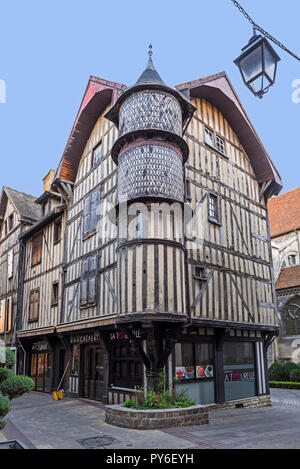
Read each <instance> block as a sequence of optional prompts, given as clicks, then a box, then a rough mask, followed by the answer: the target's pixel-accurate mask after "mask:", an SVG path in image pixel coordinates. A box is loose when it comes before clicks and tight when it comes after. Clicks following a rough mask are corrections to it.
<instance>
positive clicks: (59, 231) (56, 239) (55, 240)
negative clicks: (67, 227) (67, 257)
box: [53, 218, 62, 244]
mask: <svg viewBox="0 0 300 469" xmlns="http://www.w3.org/2000/svg"><path fill="white" fill-rule="evenodd" d="M57 226H60V228H59V229H57ZM57 234H59V237H57ZM61 235H62V219H61V218H59V219H58V220H55V222H54V226H53V244H58V243H60V242H61Z"/></svg>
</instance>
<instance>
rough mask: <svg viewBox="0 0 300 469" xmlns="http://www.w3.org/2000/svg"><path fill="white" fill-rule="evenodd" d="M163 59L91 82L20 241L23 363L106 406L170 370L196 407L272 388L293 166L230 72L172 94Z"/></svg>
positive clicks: (39, 385) (173, 382) (169, 377)
mask: <svg viewBox="0 0 300 469" xmlns="http://www.w3.org/2000/svg"><path fill="white" fill-rule="evenodd" d="M149 55H150V57H149V61H148V64H147V67H146V69H145V70H144V72H143V73H142V75H141V76H140V78H139V79H138V81H137V82H136V84H134V85H133V86H130V87H125V86H124V85H121V84H118V83H113V82H109V81H107V80H103V79H100V78H96V77H90V79H89V82H88V85H87V88H86V91H85V93H84V96H83V99H82V102H81V105H80V108H79V111H78V114H77V116H76V119H75V122H74V125H73V128H72V131H71V134H70V137H69V139H68V142H67V145H66V148H65V151H64V153H63V156H62V159H61V161H60V164H59V166H58V168H57V170H56V172H55V174H53V173H51V178H50V180H51V182H50V183H49V187H48V189H47V190H46V191H45V192H44V193H43V195H42V196H41V197H40V198H39V199H37V201H36V203H37V205H39V206H40V207H41V210H42V215H41V217H40V218H39V219H38V221H37V222H36V223H35V224H33V225H32V226H31V227H30V228H28V229H27V230H26V231H24V233H22V234H21V236H20V241H21V242H22V244H23V246H24V257H23V259H24V262H23V269H22V279H23V280H22V296H21V300H20V301H21V304H22V308H21V309H20V315H19V327H18V333H17V337H18V341H19V342H20V344H21V347H20V350H19V351H20V354H19V357H20V359H19V366H21V368H22V367H24V370H25V372H26V373H28V374H30V375H31V376H33V377H34V379H35V380H36V389H39V390H45V391H47V390H48V391H49V390H51V389H55V388H56V387H57V386H58V384H59V382H60V380H61V379H62V377H63V376H64V382H63V386H64V389H65V390H66V391H68V393H69V394H70V395H73V396H79V397H86V398H91V399H97V400H101V401H103V402H122V400H124V398H126V397H127V396H130V395H132V394H133V393H134V392H135V389H137V388H139V387H142V386H143V387H144V388H145V389H151V388H152V387H153V386H155V381H156V380H157V377H158V375H159V373H160V372H161V371H163V372H164V374H165V380H166V385H167V386H168V387H169V388H172V387H173V386H176V387H177V388H178V389H180V388H181V387H184V388H186V389H188V391H189V393H190V395H191V397H193V398H194V399H195V400H196V402H197V403H202V404H205V403H213V402H216V403H223V402H224V401H231V400H235V399H239V398H248V397H252V396H267V395H268V393H269V388H268V379H267V350H268V347H269V345H270V344H271V343H272V341H273V340H274V339H275V337H276V336H277V335H278V333H279V324H278V321H277V309H276V295H275V289H274V273H273V266H272V256H271V244H270V232H269V223H268V212H267V200H268V199H269V198H270V197H272V196H273V195H277V194H278V193H279V192H280V190H281V179H280V176H279V174H278V172H277V170H276V168H275V166H274V164H273V163H272V161H271V159H270V156H269V155H268V154H267V152H266V150H265V148H264V146H263V144H262V142H261V140H260V139H259V137H258V135H257V133H256V132H255V130H254V128H253V125H252V124H251V122H250V120H249V117H248V116H247V114H246V112H245V110H244V108H243V106H242V104H241V102H240V100H239V98H238V97H237V95H236V93H235V91H234V89H233V87H232V85H231V83H230V81H229V79H228V77H227V76H226V74H225V73H220V74H217V75H213V76H210V77H206V78H203V79H199V80H196V81H192V82H189V83H185V84H183V85H179V86H177V87H175V88H171V87H169V86H168V85H166V84H165V83H164V82H163V80H162V78H161V77H160V75H159V74H158V72H157V70H156V69H155V67H154V65H153V61H152V57H151V55H152V53H151V51H150V53H149ZM52 176H53V179H52ZM48 182H49V180H48ZM57 224H60V225H59V228H57ZM57 233H60V235H58V234H57Z"/></svg>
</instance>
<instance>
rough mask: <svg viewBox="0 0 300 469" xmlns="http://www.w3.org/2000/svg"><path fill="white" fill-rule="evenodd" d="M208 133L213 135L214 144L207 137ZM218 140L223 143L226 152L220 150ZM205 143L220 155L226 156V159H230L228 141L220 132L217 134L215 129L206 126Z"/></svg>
mask: <svg viewBox="0 0 300 469" xmlns="http://www.w3.org/2000/svg"><path fill="white" fill-rule="evenodd" d="M208 132H210V133H211V134H212V142H209V141H208V139H207V138H206V135H207V133H208ZM217 138H218V139H219V140H221V141H222V142H223V147H224V152H223V151H221V150H220V149H219V148H218V143H217ZM204 143H205V145H208V146H209V147H210V148H213V149H214V150H215V151H216V152H218V153H219V154H220V155H222V156H224V157H225V158H229V156H228V152H227V142H226V139H225V138H224V137H223V136H221V135H220V134H219V133H218V132H216V131H215V130H214V129H212V128H211V127H209V126H208V125H205V126H204Z"/></svg>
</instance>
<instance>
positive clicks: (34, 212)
mask: <svg viewBox="0 0 300 469" xmlns="http://www.w3.org/2000/svg"><path fill="white" fill-rule="evenodd" d="M5 196H6V197H7V198H8V199H9V200H10V201H11V203H12V204H13V205H14V207H15V209H16V210H17V212H18V214H19V216H20V219H21V220H24V219H25V220H28V219H29V220H32V221H36V220H38V219H39V218H40V217H41V216H42V211H41V207H40V206H39V205H38V204H37V203H35V200H36V197H35V196H33V195H30V194H25V193H24V192H20V191H17V190H16V189H12V188H10V187H6V186H3V189H2V194H1V197H0V216H3V215H4V211H5V206H6V197H5Z"/></svg>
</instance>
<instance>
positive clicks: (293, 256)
mask: <svg viewBox="0 0 300 469" xmlns="http://www.w3.org/2000/svg"><path fill="white" fill-rule="evenodd" d="M288 261H289V265H295V264H296V254H290V255H289V256H288Z"/></svg>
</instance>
